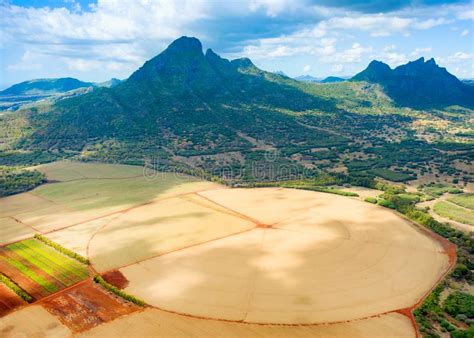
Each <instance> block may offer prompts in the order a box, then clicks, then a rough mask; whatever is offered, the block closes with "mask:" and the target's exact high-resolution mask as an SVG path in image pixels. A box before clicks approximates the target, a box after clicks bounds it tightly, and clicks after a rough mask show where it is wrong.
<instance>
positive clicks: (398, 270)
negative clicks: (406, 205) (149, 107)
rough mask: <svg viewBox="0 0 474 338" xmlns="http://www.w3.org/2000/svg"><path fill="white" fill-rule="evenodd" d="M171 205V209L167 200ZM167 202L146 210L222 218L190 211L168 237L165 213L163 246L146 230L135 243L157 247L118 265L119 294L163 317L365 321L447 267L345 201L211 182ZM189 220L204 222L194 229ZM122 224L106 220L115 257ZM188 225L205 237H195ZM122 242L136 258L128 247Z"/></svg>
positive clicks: (402, 232)
mask: <svg viewBox="0 0 474 338" xmlns="http://www.w3.org/2000/svg"><path fill="white" fill-rule="evenodd" d="M180 201H182V204H181V207H177V206H176V205H174V204H178V205H179V204H180ZM172 202H173V203H171V202H167V203H168V204H166V203H161V204H160V203H157V204H156V205H153V206H147V207H148V208H154V209H153V210H154V211H155V213H156V214H160V213H161V212H163V208H166V206H167V205H168V206H169V207H171V206H173V208H175V209H173V210H176V212H181V213H182V214H183V215H185V214H186V206H189V204H190V203H191V204H192V205H199V206H200V207H203V208H207V209H212V212H213V213H218V214H219V213H221V214H222V218H219V217H214V216H213V217H210V216H209V215H206V214H204V213H203V214H202V215H201V216H199V214H198V213H197V211H194V212H193V213H191V214H190V216H189V217H184V216H183V217H184V218H183V217H182V218H176V220H177V221H179V224H180V226H179V233H174V234H173V233H171V232H172V230H170V229H173V220H174V218H172V217H171V216H169V217H168V218H169V219H167V222H170V223H167V226H166V228H167V229H168V230H167V231H163V230H160V231H161V233H162V234H167V235H169V236H170V237H169V238H170V241H172V242H171V243H172V244H173V246H172V247H169V243H168V244H167V245H165V248H166V250H164V249H161V251H160V248H162V247H163V245H164V244H162V243H166V238H163V236H161V237H158V236H156V237H154V235H153V233H152V232H150V233H148V236H147V245H146V247H147V248H149V247H152V244H151V243H155V242H156V243H161V244H159V245H161V246H159V245H158V244H157V245H158V247H157V248H156V249H154V250H153V251H152V252H147V255H148V257H146V258H144V259H142V260H138V258H137V260H136V262H134V263H130V262H128V261H127V264H126V266H124V267H122V268H121V269H120V271H121V272H122V273H123V274H124V275H125V277H126V278H127V279H128V280H129V281H130V284H129V286H128V287H127V289H126V291H127V292H130V293H131V294H134V295H136V296H138V297H141V298H143V299H144V300H145V301H146V302H147V303H149V304H151V305H154V306H156V307H158V308H161V309H164V310H168V311H172V312H177V313H181V314H187V315H192V316H196V317H205V318H214V319H222V320H230V321H240V322H249V323H274V324H310V323H329V322H339V321H347V320H353V319H359V318H366V317H370V316H374V315H378V314H382V313H386V312H391V311H395V310H399V309H404V308H407V307H410V306H412V305H414V304H415V303H417V302H418V301H419V300H420V299H421V298H422V297H423V295H424V294H425V293H426V292H427V291H429V290H430V288H431V287H432V286H433V285H434V284H435V283H436V281H437V280H438V279H439V278H440V276H441V275H442V274H443V273H444V271H445V270H446V269H447V267H448V264H449V263H448V256H447V255H446V253H445V252H444V250H443V248H442V246H441V245H440V244H439V243H438V242H437V241H435V240H433V239H432V238H430V237H428V236H426V235H425V234H424V233H423V232H422V231H420V230H419V229H418V228H416V227H415V226H414V225H412V224H411V223H410V222H408V221H406V220H404V219H403V218H401V217H399V216H397V215H396V214H395V213H393V212H391V211H389V210H387V209H384V208H381V207H378V206H375V205H371V204H369V203H364V202H361V201H358V200H355V199H350V198H347V197H342V196H337V195H332V194H325V193H316V192H309V191H302V190H293V189H276V188H265V189H217V190H211V191H205V192H200V193H194V194H192V197H189V198H185V199H177V200H173V201H172ZM160 208H161V209H160ZM153 210H148V212H150V213H151V214H154V212H153ZM135 211H136V212H138V211H139V209H136V210H135ZM167 212H170V211H169V210H168V211H167ZM213 215H214V214H213ZM124 217H132V218H133V217H134V214H133V213H131V214H129V215H128V216H124ZM150 217H151V216H150ZM170 217H171V218H170ZM199 217H201V218H202V219H203V220H205V222H204V224H205V225H203V226H199V225H196V226H199V227H198V228H194V227H193V226H194V225H195V224H196V222H197V223H199ZM170 219H171V221H170ZM236 219H238V220H240V222H242V224H243V226H242V227H240V228H239V227H238V226H237V225H236V223H238V222H236ZM230 220H232V222H230ZM208 221H209V222H212V224H210V223H209V224H207V222H208ZM228 222H230V223H228ZM123 223H124V221H123V220H122V221H121V222H120V220H118V221H117V220H116V221H114V222H112V223H111V224H110V225H109V226H110V229H109V234H110V235H111V237H109V239H110V241H109V244H110V245H111V246H112V247H114V246H115V248H114V250H115V252H121V248H120V247H119V246H117V245H115V244H114V243H115V242H114V239H113V238H114V237H113V234H114V233H120V231H119V228H115V229H114V226H115V224H123ZM184 223H189V229H187V228H186V227H185V226H184V225H183V224H184ZM227 223H228V224H227ZM177 224H178V223H177ZM147 225H148V226H149V227H148V228H147V229H150V231H153V230H152V229H153V227H154V226H153V225H151V223H150V222H148V223H147ZM228 225H229V226H228ZM150 226H151V227H150ZM162 227H163V225H157V226H156V229H161V228H162ZM193 229H194V230H196V229H198V230H199V233H203V234H205V236H204V235H203V236H204V237H203V238H199V236H197V235H196V233H195V232H194V233H193ZM209 229H214V230H213V231H216V234H217V235H216V236H214V237H213V236H212V235H210V234H209V231H208V230H209ZM157 231H158V230H157ZM191 233H193V236H192V240H190V234H191ZM104 234H107V232H105V233H104ZM104 236H105V235H104ZM131 236H132V237H133V236H134V235H131ZM179 238H183V245H182V246H181V247H180V245H179ZM104 240H105V238H104ZM154 241H155V242H154ZM120 243H127V241H126V239H125V238H123V237H122V239H121V242H120ZM122 245H124V249H123V250H125V252H127V253H128V254H130V255H133V257H138V256H139V255H138V253H139V252H140V250H139V248H136V247H133V246H131V245H128V244H122ZM163 250H164V251H163ZM150 253H153V255H149V254H150ZM147 255H144V254H143V256H147ZM93 261H94V260H93ZM124 265H125V264H124Z"/></svg>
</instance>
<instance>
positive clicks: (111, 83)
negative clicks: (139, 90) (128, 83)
mask: <svg viewBox="0 0 474 338" xmlns="http://www.w3.org/2000/svg"><path fill="white" fill-rule="evenodd" d="M121 82H122V80H119V79H116V78H111V79H110V80H108V81H104V82H96V83H94V86H95V87H106V88H113V87H115V86H116V85H118V84H119V83H121Z"/></svg>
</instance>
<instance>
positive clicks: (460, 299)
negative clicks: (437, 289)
mask: <svg viewBox="0 0 474 338" xmlns="http://www.w3.org/2000/svg"><path fill="white" fill-rule="evenodd" d="M444 309H445V311H446V312H447V313H449V314H450V315H451V316H455V317H456V318H457V317H458V316H464V317H463V318H464V319H467V318H474V296H473V295H470V294H468V293H464V292H460V291H455V292H453V293H451V294H450V295H449V296H448V297H447V298H446V300H445V301H444Z"/></svg>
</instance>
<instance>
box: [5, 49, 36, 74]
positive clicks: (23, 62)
mask: <svg viewBox="0 0 474 338" xmlns="http://www.w3.org/2000/svg"><path fill="white" fill-rule="evenodd" d="M37 58H38V55H36V54H35V53H32V52H31V51H29V50H27V51H26V52H24V53H23V55H22V57H21V59H20V61H19V62H18V63H15V64H11V65H8V66H7V70H8V71H13V72H15V71H30V70H40V69H42V68H43V64H41V63H39V62H38V59H37Z"/></svg>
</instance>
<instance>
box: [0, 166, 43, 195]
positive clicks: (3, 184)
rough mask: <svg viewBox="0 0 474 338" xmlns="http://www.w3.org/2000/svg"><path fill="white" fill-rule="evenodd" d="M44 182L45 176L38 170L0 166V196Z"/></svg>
mask: <svg viewBox="0 0 474 338" xmlns="http://www.w3.org/2000/svg"><path fill="white" fill-rule="evenodd" d="M44 182H46V177H45V176H44V175H43V174H42V173H40V172H39V171H36V170H26V169H18V168H14V167H7V166H0V197H4V196H8V195H13V194H17V193H20V192H24V191H28V190H31V189H33V188H35V187H36V186H38V185H40V184H41V183H44Z"/></svg>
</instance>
